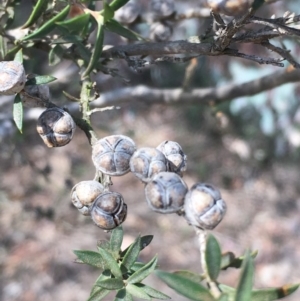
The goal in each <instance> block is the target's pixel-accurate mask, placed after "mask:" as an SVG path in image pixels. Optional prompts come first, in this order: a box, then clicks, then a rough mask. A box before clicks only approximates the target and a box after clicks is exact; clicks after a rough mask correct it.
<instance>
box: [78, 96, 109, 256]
mask: <svg viewBox="0 0 300 301" xmlns="http://www.w3.org/2000/svg"><path fill="white" fill-rule="evenodd" d="M79 101H80V100H79ZM97 248H98V250H99V249H104V250H106V251H107V252H109V253H110V252H111V249H110V242H109V241H107V240H99V241H98V242H97Z"/></svg>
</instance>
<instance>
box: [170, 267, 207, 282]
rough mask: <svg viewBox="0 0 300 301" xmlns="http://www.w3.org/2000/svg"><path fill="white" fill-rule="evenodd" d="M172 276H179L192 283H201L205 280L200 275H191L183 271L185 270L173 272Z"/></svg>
mask: <svg viewBox="0 0 300 301" xmlns="http://www.w3.org/2000/svg"><path fill="white" fill-rule="evenodd" d="M173 274H175V275H180V276H182V277H185V278H187V279H189V280H192V281H194V282H201V281H203V280H204V279H205V277H204V276H202V275H199V274H195V273H192V272H190V271H185V270H182V271H175V272H173Z"/></svg>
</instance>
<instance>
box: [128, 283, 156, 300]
mask: <svg viewBox="0 0 300 301" xmlns="http://www.w3.org/2000/svg"><path fill="white" fill-rule="evenodd" d="M126 291H127V292H128V293H129V294H131V295H133V296H135V297H137V298H141V299H144V300H151V297H150V296H148V294H147V293H145V292H144V291H143V290H142V289H141V288H139V287H137V286H136V285H134V284H128V285H127V286H126Z"/></svg>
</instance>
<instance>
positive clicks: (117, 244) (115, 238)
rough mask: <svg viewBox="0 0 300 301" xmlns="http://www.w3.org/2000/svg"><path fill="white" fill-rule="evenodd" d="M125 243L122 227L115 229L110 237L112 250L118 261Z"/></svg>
mask: <svg viewBox="0 0 300 301" xmlns="http://www.w3.org/2000/svg"><path fill="white" fill-rule="evenodd" d="M122 242H123V229H122V226H119V227H117V228H115V229H114V230H113V231H112V233H111V237H110V249H111V251H112V253H113V256H114V257H115V258H116V259H117V258H118V257H119V253H120V250H121V246H122Z"/></svg>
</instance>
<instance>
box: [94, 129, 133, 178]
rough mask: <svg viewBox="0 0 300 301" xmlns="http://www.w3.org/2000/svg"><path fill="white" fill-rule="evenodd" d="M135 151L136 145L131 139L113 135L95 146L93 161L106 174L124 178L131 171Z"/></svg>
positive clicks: (99, 141)
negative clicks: (131, 159) (130, 165)
mask: <svg viewBox="0 0 300 301" xmlns="http://www.w3.org/2000/svg"><path fill="white" fill-rule="evenodd" d="M135 150H136V147H135V143H134V142H133V140H132V139H130V138H129V137H127V136H123V135H112V136H108V137H105V138H103V139H100V140H98V141H97V142H96V143H95V144H94V145H93V153H92V160H93V162H94V165H95V167H96V168H97V169H98V170H100V171H101V172H103V173H104V174H107V175H110V176H122V175H124V174H126V173H127V172H129V171H130V167H129V161H130V158H131V156H132V155H133V153H134V152H135Z"/></svg>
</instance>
